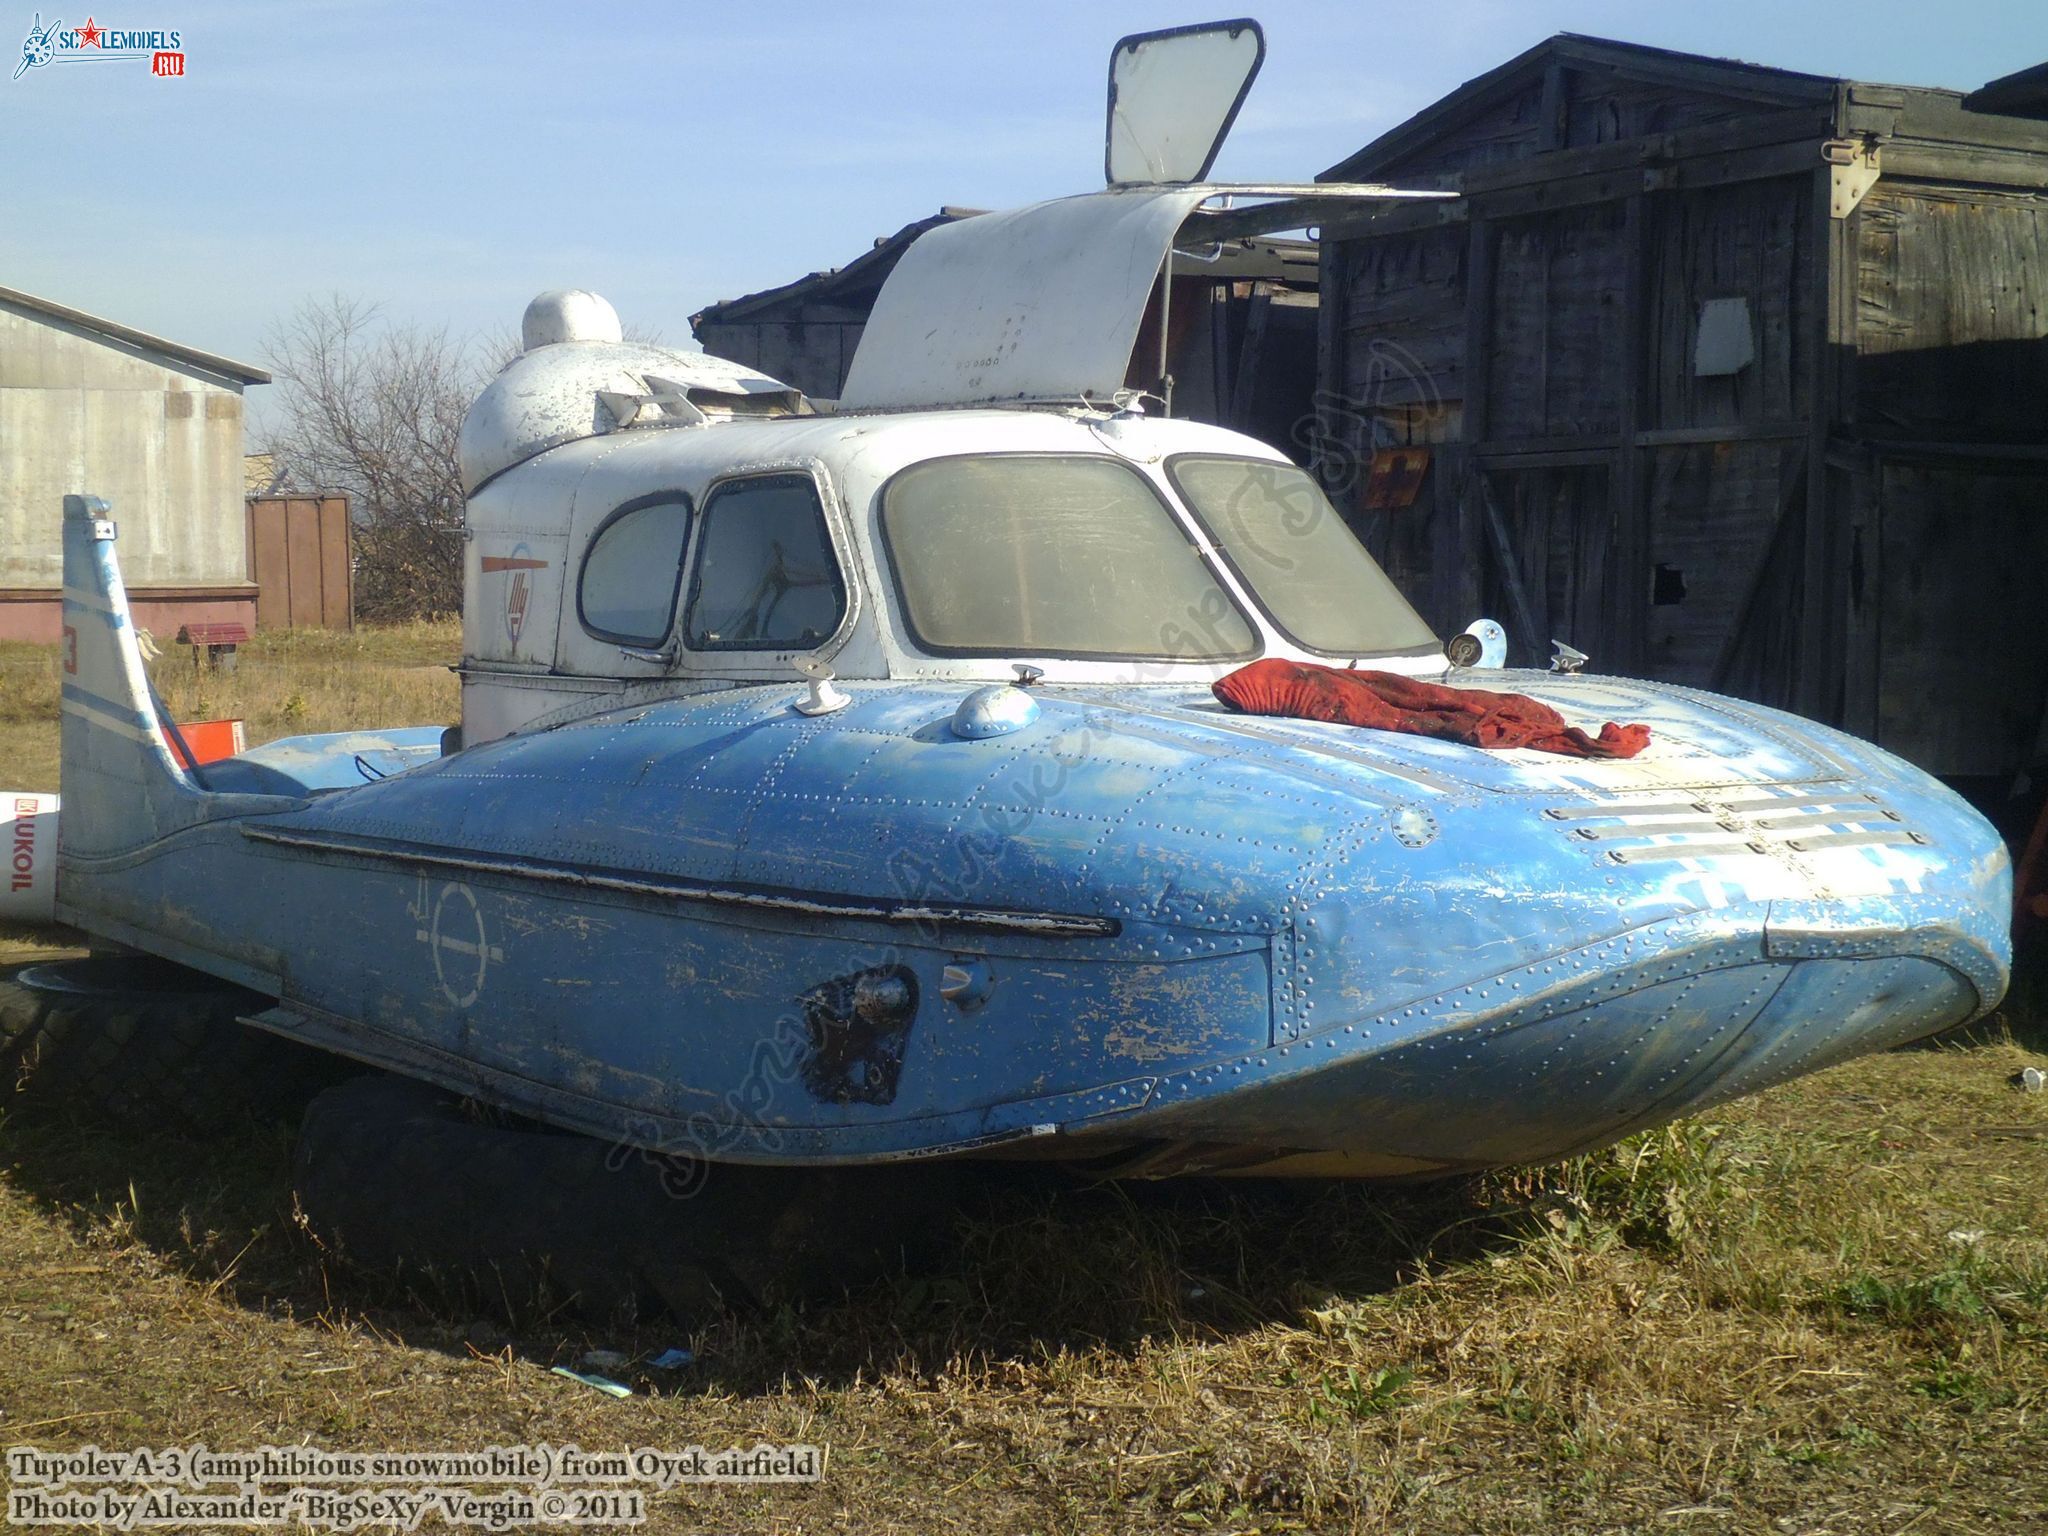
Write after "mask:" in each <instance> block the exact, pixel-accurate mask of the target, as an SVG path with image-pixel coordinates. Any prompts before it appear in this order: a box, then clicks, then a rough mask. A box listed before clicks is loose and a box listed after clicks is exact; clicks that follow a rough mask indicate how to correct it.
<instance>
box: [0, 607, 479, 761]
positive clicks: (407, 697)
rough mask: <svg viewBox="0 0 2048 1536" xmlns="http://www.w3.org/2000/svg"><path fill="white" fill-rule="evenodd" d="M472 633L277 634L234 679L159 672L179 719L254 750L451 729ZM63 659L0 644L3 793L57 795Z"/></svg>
mask: <svg viewBox="0 0 2048 1536" xmlns="http://www.w3.org/2000/svg"><path fill="white" fill-rule="evenodd" d="M461 654H462V631H461V626H460V625H459V624H457V623H455V622H453V621H448V622H443V623H423V624H400V625H391V626H387V627H382V628H365V629H359V630H357V631H356V632H355V633H354V634H334V633H329V632H328V631H325V630H270V631H266V632H265V633H263V634H260V635H258V636H257V637H256V638H255V640H253V641H252V642H251V643H249V644H248V645H245V646H243V647H242V648H241V652H240V654H239V656H238V657H237V660H236V665H235V667H234V669H233V670H232V671H226V670H224V671H217V672H216V671H207V670H203V669H197V668H195V667H194V666H193V664H192V653H191V651H190V650H189V649H188V648H187V647H185V646H182V645H165V646H164V647H163V648H162V654H161V655H160V656H159V657H158V658H157V660H156V661H155V662H153V663H152V664H151V666H150V673H151V676H152V677H153V678H154V679H155V681H156V685H157V690H158V691H159V692H160V693H161V694H162V695H163V697H164V702H165V703H166V704H167V705H168V706H169V707H170V710H171V713H172V714H173V715H174V716H176V717H177V718H178V719H180V720H216V719H230V718H233V719H240V720H242V721H243V722H244V729H245V730H246V731H247V733H248V738H249V745H251V746H252V747H253V746H255V745H257V744H258V743H260V742H265V741H270V740H272V739H273V738H275V737H278V736H295V735H300V734H303V733H305V732H310V731H339V730H347V729H349V728H351V727H361V726H384V725H446V724H452V723H453V722H454V720H455V718H456V715H457V713H458V711H459V708H460V706H459V703H458V700H457V685H456V680H455V676H454V674H453V673H452V672H450V671H449V670H448V668H449V667H450V666H451V665H452V664H453V663H454V662H455V661H456V660H457V659H458V658H459V657H460V656H461ZM57 683H58V671H57V648H56V647H55V646H50V645H20V644H11V643H0V788H4V789H33V790H47V789H53V788H55V787H56V784H57Z"/></svg>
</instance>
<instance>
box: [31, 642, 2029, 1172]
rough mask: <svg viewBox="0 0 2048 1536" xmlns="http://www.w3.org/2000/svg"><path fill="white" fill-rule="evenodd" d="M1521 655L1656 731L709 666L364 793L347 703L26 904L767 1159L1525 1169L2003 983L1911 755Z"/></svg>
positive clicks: (1977, 829) (312, 1013)
mask: <svg viewBox="0 0 2048 1536" xmlns="http://www.w3.org/2000/svg"><path fill="white" fill-rule="evenodd" d="M1517 684H1520V685H1522V686H1525V687H1528V688H1530V689H1531V690H1532V691H1552V690H1557V689H1573V690H1577V691H1578V692H1579V693H1580V696H1581V698H1582V699H1584V698H1587V697H1594V698H1599V699H1602V700H1603V701H1605V702H1608V703H1612V704H1614V705H1615V706H1616V707H1615V709H1614V714H1615V717H1616V718H1647V719H1649V720H1650V721H1651V722H1652V725H1653V729H1654V730H1657V731H1658V732H1659V733H1660V735H1661V737H1662V738H1663V739H1665V740H1666V741H1667V742H1668V743H1669V744H1670V745H1669V747H1668V749H1667V751H1666V753H1665V754H1664V755H1662V756H1660V757H1658V758H1656V760H1655V761H1652V762H1649V763H1646V764H1644V765H1642V766H1641V767H1631V766H1630V765H1621V764H1604V763H1577V762H1571V761H1568V760H1562V759H1549V760H1545V761H1540V762H1538V761H1534V760H1533V759H1534V758H1535V755H1534V754H1529V753H1512V754H1482V753H1479V752H1477V751H1474V750H1472V749H1467V748H1462V747H1455V746H1449V745H1446V744H1442V743H1436V742H1428V741H1421V740H1417V739H1414V738H1408V737H1397V736H1390V735H1385V734H1380V733H1370V732H1361V731H1354V730H1348V729H1346V728H1342V727H1334V726H1321V725H1311V724H1305V723H1301V722H1281V721H1261V720H1248V719H1245V718H1243V717H1237V716H1228V715H1223V714H1221V713H1220V712H1219V711H1217V710H1216V709H1215V707H1214V706H1213V704H1212V703H1210V702H1209V701H1208V699H1207V695H1206V693H1205V692H1202V691H1199V690H1194V689H1186V688H1149V689H1127V690H1122V691H1118V692H1100V691H1098V692H1086V691H1063V690H1060V689H1052V688H1049V689H1043V690H1040V692H1039V695H1038V697H1039V699H1040V702H1041V704H1042V707H1043V712H1042V716H1041V718H1040V719H1039V721H1038V722H1037V723H1036V724H1034V725H1033V726H1031V727H1029V728H1028V729H1026V730H1024V731H1021V732H1018V733H1016V734H1014V735H1010V736H1003V737H999V738H995V739H991V740H983V741H964V740H960V739H957V738H955V737H954V736H952V735H951V734H950V732H948V731H947V729H946V723H947V721H948V720H949V719H950V718H951V715H952V713H953V710H954V708H955V707H956V706H957V704H958V702H959V695H960V690H959V688H957V687H955V686H946V685H939V684H933V685H918V684H882V685H849V691H851V692H852V693H853V694H854V696H855V703H854V705H853V706H852V707H851V708H848V709H846V710H844V711H842V712H840V713H838V714H833V715H829V716H826V717H822V718H818V719H811V718H806V717H804V716H802V715H799V714H797V713H795V712H794V711H792V709H791V708H790V699H791V696H792V693H793V690H792V689H791V688H789V687H781V686H778V687H760V688H742V689H737V690H733V691H729V692H722V693H716V694H699V695H696V696H693V697H688V698H681V699H675V700H670V701H667V702H663V703H659V704H654V705H643V706H639V707H636V708H633V709H630V710H621V711H617V712H615V713H612V714H609V715H604V716H599V717H597V718H594V719H590V720H586V721H583V722H580V723H577V724H574V725H571V726H566V727H560V728H556V729H554V730H550V731H545V732H540V733H536V734H533V735H530V736H523V737H514V738H510V739H507V740H504V741H500V742H497V743H493V744H490V745H487V746H483V747H479V748H475V749H473V750H471V751H468V752H463V753H460V754H458V755H456V756H453V757H449V758H446V759H436V760H432V761H428V762H425V763H423V764H421V765H419V766H415V767H411V768H409V769H406V770H405V771H402V772H397V773H395V774H394V775H393V776H392V777H389V778H385V779H382V780H378V781H374V782H362V779H363V777H364V773H363V770H362V769H361V768H359V767H358V766H357V765H356V761H355V760H356V758H358V757H360V756H362V755H363V751H364V743H362V742H360V741H351V742H350V743H348V744H347V746H346V747H331V748H330V747H326V746H323V744H321V743H307V744H305V745H304V746H300V747H293V746H289V745H287V746H283V747H277V746H274V747H273V748H271V749H266V752H267V756H265V755H264V754H252V756H262V757H264V761H263V762H262V763H261V764H260V765H259V766H260V768H261V770H262V771H261V772H257V771H255V770H253V769H234V768H231V769H227V770H225V771H219V772H218V774H217V777H218V780H219V782H220V783H221V785H222V787H223V788H231V789H234V790H237V791H245V790H255V789H260V790H261V791H263V792H262V793H258V794H250V793H231V794H230V793H217V794H213V795H205V794H194V795H190V797H189V800H188V801H187V802H185V813H184V814H185V824H184V825H182V826H178V827H175V828H171V829H169V830H166V831H163V833H162V835H158V836H151V837H146V838H142V839H140V840H139V841H134V842H132V843H131V844H129V845H127V846H121V847H117V848H113V849H108V850H103V851H99V852H87V851H84V850H71V849H67V854H66V858H65V862H64V865H63V883H62V888H61V892H60V900H61V902H62V905H63V908H64V911H65V914H66V916H67V917H68V918H69V920H71V921H74V922H76V923H78V924H79V925H80V926H83V927H85V928H86V929H88V930H89V931H93V932H96V933H100V934H103V935H105V936H107V937H109V938H113V939H118V940H121V941H124V942H128V943H132V944H136V945H138V946H140V947H142V948H145V949H150V950H154V951H157V952H159V953H164V954H167V955H169V956H171V957H172V958H175V959H178V960H181V961H183V962H185V963H188V964H192V965H196V966H198V967H200V968H202V969H206V970H209V971H213V972H215V973H217V974H221V975H223V976H227V977H231V978H233V979H235V980H237V981H240V982H243V983H245V984H247V985H250V986H253V987H255V988H257V989H258V990H261V991H263V992H266V993H268V994H270V995H272V996H275V997H277V998H278V999H279V1000H280V1001H279V1006H278V1008H277V1009H276V1010H274V1011H273V1012H272V1013H271V1014H269V1015H266V1016H265V1018H264V1019H263V1020H262V1022H264V1023H266V1024H268V1025H269V1026H270V1027H273V1028H276V1029H279V1030H281V1031H283V1032H286V1033H289V1034H293V1035H295V1036H298V1037H300V1038H304V1039H308V1040H312V1041H315V1042H317V1043H321V1044H325V1045H328V1046H331V1047H334V1048H337V1049H341V1050H344V1051H347V1052H350V1053H352V1054H355V1055H358V1056H361V1057H363V1058H364V1059H367V1060H371V1061H376V1062H379V1063H382V1064H385V1065H390V1066H394V1067H397V1068H399V1069H401V1070H405V1071H409V1072H413V1073H416V1074H418V1075H422V1076H426V1077H429V1078H433V1079H435V1080H438V1081H442V1082H444V1083H447V1084H449V1085H450V1086H454V1087H459V1088H462V1089H464V1090H467V1091H470V1092H474V1093H478V1094H480V1095H482V1096H483V1097H486V1098H488V1099H492V1100H495V1101H497V1102H500V1103H504V1104H507V1105H510V1106H513V1107H516V1108H520V1109H524V1110H527V1111H529V1112H532V1113H535V1114H538V1115H540V1116H542V1117H544V1118H547V1119H550V1120H553V1121H555V1122H557V1123H560V1124H563V1125H567V1126H571V1127H574V1128H576V1129H580V1130H585V1131H589V1132H592V1133H594V1134H599V1135H604V1136H608V1137H613V1138H618V1139H621V1140H623V1141H626V1142H630V1143H634V1144H638V1145H642V1146H649V1147H658V1148H662V1149H664V1150H668V1151H672V1152H678V1153H687V1154H692V1155H699V1156H706V1157H712V1158H725V1159H733V1160H751V1161H767V1162H787V1163H802V1162H847V1161H865V1160H878V1159H888V1158H900V1157H915V1156H932V1155H944V1154H953V1153H962V1152H990V1151H996V1150H1002V1151H1005V1152H1009V1153H1019V1154H1027V1153H1028V1154H1038V1155H1050V1156H1059V1157H1066V1158H1076V1159H1103V1160H1105V1165H1107V1166H1126V1167H1129V1168H1131V1169H1134V1170H1138V1171H1146V1172H1176V1171H1186V1170H1191V1169H1203V1168H1207V1169H1215V1170H1226V1171H1231V1170H1242V1171H1259V1172H1274V1173H1284V1172H1300V1173H1331V1172H1336V1173H1352V1174H1360V1175H1383V1176H1384V1175H1412V1174H1422V1173H1429V1172H1435V1171H1441V1170H1446V1169H1457V1168H1474V1167H1483V1166H1490V1165H1497V1164H1504V1163H1519V1162H1534V1161H1542V1160H1545V1159H1549V1158H1553V1157H1557V1156H1561V1155H1565V1154H1568V1153H1571V1152H1574V1151H1577V1150H1580V1149H1583V1148H1586V1147H1590V1146H1594V1145H1598V1144H1601V1143H1603V1142H1606V1141H1609V1140H1612V1139H1614V1138H1616V1137H1619V1136H1621V1135H1624V1134H1627V1133H1628V1132H1630V1131H1632V1130H1634V1129H1637V1128H1639V1127H1641V1126H1645V1125H1650V1124H1654V1123H1657V1122H1659V1121H1662V1120H1666V1119H1669V1118H1671V1117H1673V1116H1676V1115H1679V1114H1682V1113H1685V1112H1687V1111H1689V1110H1692V1109H1695V1108H1698V1107H1700V1106H1702V1105H1705V1104H1711V1103H1715V1102H1719V1101H1722V1100H1725V1099H1728V1098H1731V1097H1734V1096H1736V1095H1739V1094H1744V1093H1750V1092H1754V1091H1757V1090H1758V1089H1760V1088H1763V1087H1766V1086H1768V1085H1770V1084H1771V1083H1774V1082H1777V1081H1781V1080H1783V1079H1784V1078H1787V1077H1790V1076H1792V1075H1795V1074H1797V1073H1800V1072H1805V1071H1811V1070H1814V1069H1816V1068H1818V1067H1822V1066H1826V1065H1828V1064H1830V1063H1832V1062H1835V1061H1839V1060H1842V1059H1845V1058H1847V1057H1851V1056H1854V1055H1857V1054H1860V1053H1862V1052H1866V1051H1871V1050H1876V1049H1882V1048H1884V1047H1887V1046H1890V1045H1894V1044H1897V1043H1900V1042H1903V1041H1906V1040H1910V1039H1913V1038H1916V1037H1919V1036H1921V1035H1925V1034H1927V1033H1930V1032H1932V1031H1935V1030H1938V1029H1941V1028H1943V1027H1945V1026H1948V1025H1952V1024H1955V1023H1957V1022H1960V1021H1962V1020H1964V1019H1967V1018H1969V1017H1971V1016H1973V1015H1976V1014H1978V1013H1981V1012H1982V1011H1984V1010H1985V1009H1987V1008H1989V1007H1991V1006H1993V1005H1994V1004H1995V1003H1996V1002H1997V1001H1998V999H1999V997H2000V996H2001V995H2002V992H2003V990H2004V986H2005V979H2006V968H2007V964H2008V952H2007V941H2006V938H2005V932H2004V929H2005V922H2006V910H2007V903H2008V901H2009V875H2008V872H2007V864H2006V859H2005V854H2004V849H2003V845H2002V844H2000V843H1999V841H1998V839H1997V838H1996V836H1995V834H1993V833H1992V832H1991V830H1990V828H1989V827H1988V826H1987V825H1986V824H1985V823H1984V822H1983V821H1982V820H1981V819H1980V818H1978V817H1977V816H1976V815H1975V813H1974V812H1972V811H1971V810H1969V808H1968V807H1967V806H1965V805H1964V804H1963V803H1962V802H1961V801H1960V800H1958V799H1957V798H1956V797H1954V796H1953V795H1951V794H1950V793H1949V792H1948V791H1946V790H1945V789H1943V788H1941V787H1940V786H1939V785H1937V784H1935V783H1934V782H1933V781H1931V780H1929V779H1927V778H1926V777H1925V776H1924V775H1921V774H1919V773H1917V772H1916V771H1915V770H1913V769H1911V768H1909V767H1907V766H1906V765H1904V764H1903V763H1899V762H1897V761H1896V760H1895V759H1891V758H1889V757H1887V756H1886V755H1885V754H1883V753H1881V752H1879V751H1878V750H1877V749H1875V748H1872V747H1870V746H1868V745H1866V744H1863V743H1859V742H1855V741H1853V740H1851V739H1850V738H1847V737H1843V736H1839V735H1837V734H1836V733H1833V732H1828V731H1824V730H1821V729H1819V728H1817V727H1812V726H1810V725H1806V724H1804V723H1801V722H1797V721H1793V720H1791V719H1789V717H1785V716H1781V715H1775V714H1773V713H1771V712H1769V711H1765V710H1761V709H1755V708H1752V707H1749V706H1743V705H1737V704H1734V703H1731V702H1729V701H1725V700H1714V699H1710V698H1707V697H1706V696H1702V695H1689V694H1683V693H1680V692H1678V691H1675V690H1668V689H1661V688H1656V687H1653V686H1651V685H1645V684H1634V683H1621V682H1617V681H1613V680H1599V679H1584V680H1573V681H1571V682H1567V683H1558V682H1555V681H1552V682H1545V681H1544V680H1543V679H1542V678H1540V677H1529V678H1520V679H1516V678H1510V680H1509V684H1508V685H1509V686H1515V685H1517ZM1553 696H1557V695H1556V694H1555V693H1554V694H1553ZM423 742H424V738H422V737H418V736H404V737H400V738H398V739H395V740H392V741H389V742H387V743H385V748H386V749H387V750H388V752H389V753H390V754H392V755H390V756H388V757H387V758H385V759H382V761H384V762H387V763H389V764H390V765H391V766H394V767H396V766H400V765H401V764H402V763H403V761H405V760H406V758H405V754H406V753H407V752H410V753H412V754H413V756H414V757H418V756H420V755H423ZM373 755H374V745H373ZM68 770H69V765H68V763H67V772H68ZM333 785H352V786H353V787H340V788H334V787H328V786H333ZM316 791H320V792H316ZM70 814H71V812H70V809H69V808H68V807H67V818H68V817H69V815H70ZM173 819H175V818H173ZM1668 828H1676V829H1678V830H1665V829H1668ZM1674 850H1675V851H1674ZM1691 850H1697V852H1693V851H1691ZM949 966H951V967H953V968H954V970H955V974H954V975H953V976H952V977H949V976H948V974H947V969H948V967H949ZM963 977H964V978H965V979H966V982H967V983H968V985H966V986H964V987H963V986H962V985H961V978H963ZM949 992H951V993H953V994H954V995H953V996H948V995H946V994H948V993H949Z"/></svg>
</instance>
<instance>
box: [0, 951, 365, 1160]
mask: <svg viewBox="0 0 2048 1536" xmlns="http://www.w3.org/2000/svg"><path fill="white" fill-rule="evenodd" d="M269 1005H270V999H269V998H266V997H263V996H261V995H260V994H258V993H254V992H247V991H244V990H242V989H241V988H239V987H233V986H229V985H228V984H227V983H225V982H222V981H220V980H219V979H217V978H215V977H212V976H208V975H205V974H203V973H202V972H198V971H192V970H187V969H186V968H185V967H183V966H178V965H172V964H170V963H169V962H168V961H162V960H154V959H150V958H147V957H141V956H133V957H131V956H123V955H93V956H89V957H87V958H85V959H82V960H58V961H47V962H43V963H39V964H33V965H25V966H19V967H16V968H14V969H12V970H9V971H6V972H0V1107H4V1108H6V1109H9V1110H16V1109H24V1108H26V1109H31V1110H60V1111H68V1112H72V1113H77V1114H84V1115H90V1116H92V1117H94V1118H99V1119H105V1120H109V1121H113V1122H116V1123H121V1124H137V1125H141V1124H147V1125H152V1126H163V1125H169V1126H171V1127H172V1128H174V1129H178V1130H182V1131H187V1132H193V1133H199V1134H213V1133H217V1132H219V1131H222V1130H228V1129H233V1128H235V1127H238V1126H242V1125H247V1124H249V1123H251V1122H261V1121H265V1120H276V1119H284V1118H288V1117H290V1116H293V1115H296V1114H297V1113H298V1112H299V1111H301V1110H303V1109H304V1107H305V1105H306V1104H307V1103H308V1102H309V1101H310V1100H311V1099H312V1098H313V1096H314V1095H315V1094H317V1093H318V1092H319V1091H320V1090H321V1089H322V1088H324V1087H326V1086H328V1085H330V1084H332V1083H334V1082H336V1081H338V1080H340V1078H342V1077H343V1076H345V1075H347V1074H349V1073H352V1072H356V1071H359V1070H360V1068H356V1067H354V1066H352V1065H351V1064H349V1063H346V1062H343V1061H341V1060H340V1059H339V1058H337V1057H333V1056H330V1055H327V1054H326V1053H324V1052H321V1051H316V1050H312V1049H310V1048H309V1047H306V1046H302V1045H296V1044H294V1043H292V1042H291V1041H289V1040H285V1039H282V1038H280V1037H279V1036H276V1035H272V1034H268V1033H266V1032H265V1031H263V1030H260V1029H254V1028H251V1027H250V1026H248V1025H246V1024H242V1023H240V1022H238V1020H239V1019H240V1017H241V1016H243V1015H245V1014H249V1013H254V1012H258V1011H261V1010H262V1009H264V1008H266V1007H268V1006H269Z"/></svg>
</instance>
